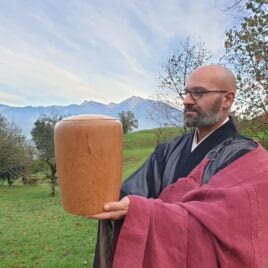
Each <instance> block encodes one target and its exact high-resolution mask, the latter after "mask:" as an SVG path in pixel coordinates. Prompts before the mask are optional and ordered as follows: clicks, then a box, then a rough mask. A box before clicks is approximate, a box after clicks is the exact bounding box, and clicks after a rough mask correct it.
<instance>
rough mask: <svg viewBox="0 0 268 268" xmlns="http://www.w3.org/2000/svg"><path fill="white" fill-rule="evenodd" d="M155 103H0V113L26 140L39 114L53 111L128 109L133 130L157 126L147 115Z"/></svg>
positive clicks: (112, 112) (116, 111) (113, 112)
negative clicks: (20, 104) (47, 104)
mask: <svg viewBox="0 0 268 268" xmlns="http://www.w3.org/2000/svg"><path fill="white" fill-rule="evenodd" d="M158 103H161V102H159V101H154V100H150V99H144V98H141V97H138V96H132V97H130V98H127V99H125V100H123V101H121V102H119V103H114V102H110V103H108V104H103V103H101V102H97V101H94V100H85V101H83V102H82V103H81V104H69V105H66V106H61V105H49V106H31V105H27V106H24V107H13V106H9V105H5V104H0V114H1V115H3V116H4V117H6V118H7V120H9V121H10V122H14V123H15V124H16V125H17V126H18V127H19V128H21V129H22V133H23V134H24V135H25V136H26V137H27V139H31V130H32V128H33V127H34V122H35V121H36V120H37V119H38V118H40V117H41V116H44V115H46V116H49V115H53V114H58V115H63V116H64V117H66V116H71V115H77V114H103V115H108V116H113V117H115V118H118V114H119V113H120V112H122V111H132V112H133V113H134V115H135V118H136V119H137V120H138V123H139V127H138V128H137V129H135V130H144V129H151V128H157V127H160V124H158V123H156V122H154V121H153V120H152V119H150V117H149V114H150V113H151V112H152V109H153V105H157V104H158ZM161 105H163V103H161ZM164 105H167V104H164ZM172 109H173V111H174V112H175V113H176V115H177V116H178V117H179V118H182V111H181V110H179V109H175V108H172ZM163 120H164V118H163ZM163 120H162V121H163ZM167 124H168V123H167Z"/></svg>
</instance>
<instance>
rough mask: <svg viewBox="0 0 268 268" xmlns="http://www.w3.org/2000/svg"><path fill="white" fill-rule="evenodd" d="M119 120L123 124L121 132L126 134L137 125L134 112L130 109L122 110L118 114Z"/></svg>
mask: <svg viewBox="0 0 268 268" xmlns="http://www.w3.org/2000/svg"><path fill="white" fill-rule="evenodd" d="M118 116H119V120H120V121H121V123H122V126H123V133H124V134H126V133H128V132H130V131H132V129H133V128H137V127H138V120H137V119H136V118H135V116H134V113H133V112H132V111H127V112H125V111H122V112H121V113H119V114H118Z"/></svg>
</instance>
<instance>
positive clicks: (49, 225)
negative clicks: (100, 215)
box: [0, 185, 96, 268]
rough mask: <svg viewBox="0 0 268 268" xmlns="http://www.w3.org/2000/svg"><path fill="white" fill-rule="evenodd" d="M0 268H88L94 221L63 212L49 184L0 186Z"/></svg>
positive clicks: (92, 248)
mask: <svg viewBox="0 0 268 268" xmlns="http://www.w3.org/2000/svg"><path fill="white" fill-rule="evenodd" d="M0 211H1V217H0V237H1V240H0V267H3V268H4V267H7V268H13V267H14V268H17V267H21V268H22V267H27V268H28V267H44V268H48V267H59V268H60V267H64V268H67V267H91V263H92V259H93V254H94V243H95V242H94V241H95V239H96V222H95V221H91V220H87V219H84V218H82V217H79V216H73V215H70V214H67V213H65V212H64V211H63V208H62V206H61V203H60V199H59V194H57V195H56V197H50V196H49V186H48V185H38V186H22V185H20V186H19V185H18V186H11V187H8V186H1V187H0Z"/></svg>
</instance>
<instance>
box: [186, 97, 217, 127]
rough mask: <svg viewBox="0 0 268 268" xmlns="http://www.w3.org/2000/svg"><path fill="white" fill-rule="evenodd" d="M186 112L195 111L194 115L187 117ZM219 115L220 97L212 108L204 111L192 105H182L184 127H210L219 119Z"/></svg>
mask: <svg viewBox="0 0 268 268" xmlns="http://www.w3.org/2000/svg"><path fill="white" fill-rule="evenodd" d="M186 112H195V113H196V115H193V116H191V117H189V116H187V115H186ZM221 116H222V113H221V98H218V99H217V100H216V102H215V103H214V105H213V106H212V108H211V109H209V110H208V111H206V112H204V111H202V110H201V109H200V108H199V107H198V106H197V107H195V106H194V105H186V106H185V107H184V124H185V126H186V127H197V128H204V127H211V126H213V125H215V123H217V122H218V121H219V120H220V118H221Z"/></svg>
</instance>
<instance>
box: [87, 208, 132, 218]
mask: <svg viewBox="0 0 268 268" xmlns="http://www.w3.org/2000/svg"><path fill="white" fill-rule="evenodd" d="M126 214H127V210H119V211H110V212H103V213H100V214H96V215H90V216H89V218H91V219H97V220H118V219H121V218H123V217H124V216H125V215H126Z"/></svg>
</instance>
